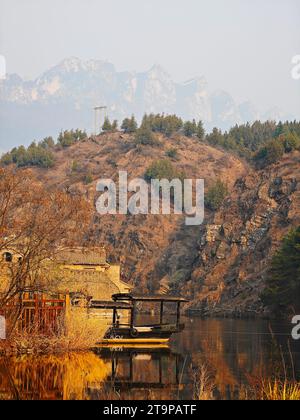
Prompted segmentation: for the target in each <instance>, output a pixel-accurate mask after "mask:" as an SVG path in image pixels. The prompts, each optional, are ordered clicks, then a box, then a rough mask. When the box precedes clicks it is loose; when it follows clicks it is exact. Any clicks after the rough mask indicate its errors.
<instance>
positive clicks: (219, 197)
mask: <svg viewBox="0 0 300 420" xmlns="http://www.w3.org/2000/svg"><path fill="white" fill-rule="evenodd" d="M227 194H228V189H227V186H226V185H225V184H224V183H223V182H222V181H221V180H220V179H218V180H217V181H216V182H215V183H214V184H213V185H212V186H211V187H210V188H209V190H208V192H207V194H206V196H205V205H206V206H207V207H208V208H209V209H210V210H213V211H217V210H219V208H220V207H221V205H222V204H223V201H224V199H225V197H226V196H227Z"/></svg>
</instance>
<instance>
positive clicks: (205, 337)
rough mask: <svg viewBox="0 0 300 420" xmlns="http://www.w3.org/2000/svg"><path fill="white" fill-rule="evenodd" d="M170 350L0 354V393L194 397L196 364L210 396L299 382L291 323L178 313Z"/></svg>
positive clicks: (298, 351) (298, 350)
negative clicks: (209, 384) (284, 379)
mask: <svg viewBox="0 0 300 420" xmlns="http://www.w3.org/2000/svg"><path fill="white" fill-rule="evenodd" d="M184 321H185V324H186V328H185V330H184V331H183V332H182V333H181V334H178V335H176V336H174V337H173V338H172V339H171V342H170V346H169V348H161V349H146V350H144V349H132V350H122V349H114V350H109V349H106V350H103V349H102V350H100V349H99V350H98V351H95V352H88V353H85V354H70V355H63V356H56V355H52V356H39V357H36V356H23V357H12V358H0V399H30V400H31V399H107V400H109V399H124V400H126V399H193V398H194V397H195V392H197V384H198V378H199V375H200V371H201V367H202V371H203V367H204V368H205V370H206V372H207V375H208V376H209V378H210V379H211V380H212V381H213V382H214V384H215V391H214V395H215V397H216V398H222V399H237V398H239V397H240V398H242V397H243V395H242V392H243V385H246V384H247V383H248V382H249V381H255V380H259V379H261V378H268V377H271V376H272V375H274V374H278V375H285V374H286V375H287V376H288V377H289V378H291V379H292V378H294V377H295V378H296V379H297V380H300V341H294V340H292V338H291V329H292V327H291V325H290V324H287V323H275V322H274V323H269V322H267V321H243V320H201V319H198V318H185V319H184Z"/></svg>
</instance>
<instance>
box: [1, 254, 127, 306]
mask: <svg viewBox="0 0 300 420" xmlns="http://www.w3.org/2000/svg"><path fill="white" fill-rule="evenodd" d="M21 259H22V255H21V254H19V253H17V252H15V251H11V250H3V251H2V252H1V255H0V292H1V291H2V292H3V291H4V290H5V287H6V285H7V281H8V276H9V266H10V264H16V263H18V261H20V260H21ZM53 263H54V264H53V282H51V280H52V279H51V277H52V271H51V275H50V282H49V283H51V291H55V292H58V293H66V292H67V293H70V294H71V295H78V296H80V295H81V296H82V295H83V296H85V297H92V298H93V299H99V300H111V296H112V295H113V294H114V293H128V292H130V290H131V287H130V286H129V285H128V284H127V283H124V282H122V281H121V280H120V266H119V265H111V264H109V263H108V262H107V260H106V252H105V249H104V248H92V249H91V248H79V247H77V248H67V249H61V250H58V252H57V254H56V258H55V261H54V262H53ZM54 285H55V286H54Z"/></svg>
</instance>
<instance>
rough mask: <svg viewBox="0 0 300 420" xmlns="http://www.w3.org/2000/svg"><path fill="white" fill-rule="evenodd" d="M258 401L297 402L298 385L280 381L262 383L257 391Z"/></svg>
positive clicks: (298, 394)
mask: <svg viewBox="0 0 300 420" xmlns="http://www.w3.org/2000/svg"><path fill="white" fill-rule="evenodd" d="M258 399H260V400H270V401H299V400H300V383H299V382H288V381H280V380H278V379H276V380H275V381H264V382H263V383H262V385H261V388H260V389H259V391H258Z"/></svg>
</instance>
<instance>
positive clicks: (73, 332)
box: [6, 308, 108, 354]
mask: <svg viewBox="0 0 300 420" xmlns="http://www.w3.org/2000/svg"><path fill="white" fill-rule="evenodd" d="M107 328H108V325H107V321H106V320H102V319H99V318H92V317H88V314H87V311H86V310H85V309H81V308H72V309H71V310H70V311H69V313H68V314H67V315H66V320H65V321H64V322H62V323H61V325H60V327H59V330H58V332H56V333H53V334H47V335H44V334H40V333H38V332H36V331H37V330H38V328H36V331H35V330H34V329H33V330H32V331H30V332H17V331H16V332H14V333H13V334H12V336H11V337H10V340H9V343H7V345H6V347H7V346H9V347H10V349H11V350H12V351H13V352H15V353H41V354H55V353H68V352H74V351H77V352H78V351H86V350H90V349H91V348H93V347H95V345H96V344H97V342H99V341H100V340H101V339H102V338H103V337H104V334H105V332H106V330H107Z"/></svg>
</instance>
